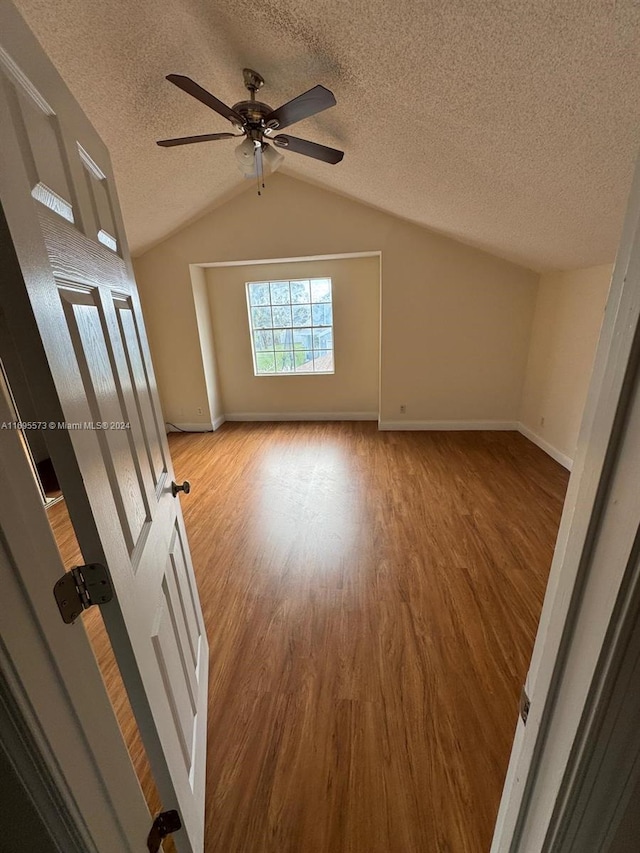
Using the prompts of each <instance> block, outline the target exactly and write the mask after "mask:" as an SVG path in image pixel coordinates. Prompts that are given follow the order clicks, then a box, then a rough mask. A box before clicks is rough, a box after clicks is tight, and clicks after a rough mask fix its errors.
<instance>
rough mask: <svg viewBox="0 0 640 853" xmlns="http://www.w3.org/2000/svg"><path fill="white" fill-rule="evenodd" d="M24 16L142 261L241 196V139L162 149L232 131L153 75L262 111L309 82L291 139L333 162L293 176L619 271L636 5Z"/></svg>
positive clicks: (551, 264) (416, 3)
mask: <svg viewBox="0 0 640 853" xmlns="http://www.w3.org/2000/svg"><path fill="white" fill-rule="evenodd" d="M16 5H17V6H18V8H19V9H20V11H21V12H22V14H23V15H24V17H25V18H26V20H27V22H28V23H29V25H30V26H31V28H32V29H33V30H34V31H35V33H36V35H37V37H38V38H39V40H40V42H41V43H42V45H43V46H44V48H45V50H46V51H47V53H48V54H49V56H50V57H51V58H52V60H53V62H54V63H55V65H56V66H57V68H58V70H59V71H60V73H61V74H62V76H63V77H64V79H65V80H66V82H67V84H68V85H69V87H70V88H71V90H72V92H73V93H74V95H75V96H76V98H77V100H78V101H79V102H80V104H81V106H82V107H83V109H84V110H85V112H86V113H87V114H88V116H89V118H90V119H91V121H92V122H93V124H94V126H95V127H96V129H97V130H98V132H99V133H100V135H101V136H102V137H103V139H104V140H105V142H106V144H107V145H108V147H109V149H110V151H111V156H112V160H113V165H114V169H115V172H116V178H117V181H118V187H119V194H120V200H121V204H122V208H123V213H124V218H125V223H126V227H127V233H128V235H129V240H130V244H131V247H132V250H133V252H134V253H140V252H142V251H144V250H145V249H146V248H148V247H150V246H151V245H153V244H154V243H155V242H157V241H158V240H160V239H162V238H163V237H165V236H166V235H167V234H169V233H171V232H172V231H175V230H176V229H178V228H180V227H181V226H182V225H184V224H185V223H187V222H188V221H190V220H193V219H194V218H196V217H198V216H199V215H200V214H201V213H203V212H205V211H206V210H209V209H211V208H212V207H214V206H216V205H217V204H220V203H221V202H223V201H224V200H226V199H227V198H229V197H230V196H231V195H233V194H235V193H236V192H238V191H240V190H242V189H245V188H247V184H246V182H245V181H244V180H243V178H242V175H241V174H240V172H239V171H238V169H237V166H236V161H235V158H234V147H235V140H225V141H218V142H211V143H203V144H199V145H192V146H184V147H180V148H170V149H160V148H158V147H157V146H156V145H155V140H157V139H162V138H166V137H172V136H183V135H191V134H198V133H213V132H217V131H227V130H230V129H231V127H230V125H229V124H228V123H227V122H226V121H225V120H224V119H223V118H221V117H220V116H218V115H217V114H215V113H213V112H211V111H210V110H208V109H207V108H206V107H204V106H203V105H202V104H200V103H198V102H197V101H195V100H193V99H192V98H190V97H188V96H187V95H186V94H184V93H183V92H181V91H179V90H178V89H177V88H175V87H174V86H172V85H171V84H170V83H168V82H167V81H166V80H165V79H164V78H165V75H166V74H168V73H171V72H175V73H180V74H185V75H187V76H190V77H192V78H193V79H195V80H197V81H198V82H199V83H200V84H201V85H202V86H204V87H205V88H206V89H208V90H209V91H211V92H213V93H214V94H215V95H216V96H217V97H218V98H220V99H221V100H223V101H224V102H226V103H227V104H233V103H235V102H236V101H239V100H243V99H244V97H245V95H246V90H245V89H244V88H243V83H242V68H243V67H245V66H248V67H251V68H255V69H256V70H257V71H259V72H260V73H261V74H262V75H263V76H264V77H265V78H266V85H265V87H264V89H262V91H261V93H260V97H261V99H262V100H263V101H266V102H267V103H268V104H271V105H272V106H273V107H276V106H278V105H279V104H281V103H283V102H285V101H288V100H290V99H291V98H292V97H294V96H295V95H297V94H299V93H301V92H303V91H305V90H306V89H309V88H310V87H311V86H313V85H315V84H316V83H322V84H323V85H325V86H327V87H328V88H329V89H331V90H332V91H333V92H334V94H335V96H336V98H337V102H338V103H337V106H336V107H333V108H332V109H330V110H327V111H326V112H323V113H321V114H320V115H318V116H316V117H315V118H312V119H306V120H305V121H303V122H301V123H300V124H297V125H295V127H292V128H289V132H291V133H293V134H295V135H297V136H301V137H304V138H308V139H312V140H315V141H317V142H321V143H324V144H326V145H330V146H333V147H336V148H342V149H344V151H345V152H346V154H345V158H344V161H343V162H342V163H340V164H339V165H337V166H330V165H326V164H324V163H320V162H316V161H314V160H311V159H309V158H306V157H302V156H300V155H297V154H294V153H291V152H290V153H288V154H286V155H285V156H286V163H285V166H284V171H286V172H288V173H289V174H290V175H293V176H295V177H299V178H301V179H303V180H307V181H311V182H314V183H317V184H320V185H322V186H324V187H326V188H328V189H331V190H335V191H337V192H340V193H343V194H345V195H348V196H350V197H352V198H355V199H358V200H360V201H362V202H364V203H366V204H369V205H373V206H375V207H378V208H381V209H383V210H386V211H388V212H390V213H393V214H396V215H398V216H401V217H403V218H405V219H409V220H411V221H413V222H415V223H418V224H420V225H424V226H426V227H428V228H432V229H435V230H437V231H439V232H442V233H444V234H447V235H450V236H453V237H456V238H458V239H460V240H462V241H464V242H467V243H469V244H471V245H475V246H478V247H481V248H484V249H487V250H488V251H490V252H493V253H494V254H497V255H500V256H503V257H506V258H509V259H511V260H515V261H517V262H520V263H522V264H524V265H526V266H530V267H533V268H535V269H551V268H573V267H579V266H589V265H592V264H597V263H605V262H608V261H611V260H612V259H613V257H614V255H615V250H616V247H617V244H618V239H619V235H620V229H621V224H622V218H623V215H624V207H625V202H626V197H627V194H628V191H629V186H630V181H631V174H632V167H633V162H634V159H635V155H636V152H637V150H638V147H639V146H640V3H639V2H637V0H499V2H498V0H253V2H249V0H233V2H231V0H175V2H167V0H135V2H130V0H100V2H98V0H89V2H87V0H16ZM266 191H267V192H268V183H267V189H266ZM255 208H256V219H255V221H254V222H251V223H247V234H248V239H250V237H249V235H250V229H251V228H252V227H259V222H260V199H259V198H257V197H256V199H255ZM300 215H301V216H304V211H303V210H301V211H300ZM372 248H375V247H372Z"/></svg>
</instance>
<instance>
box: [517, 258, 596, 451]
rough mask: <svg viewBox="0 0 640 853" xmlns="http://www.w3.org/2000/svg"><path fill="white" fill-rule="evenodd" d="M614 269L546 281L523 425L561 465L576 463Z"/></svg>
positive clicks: (532, 348)
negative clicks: (580, 433)
mask: <svg viewBox="0 0 640 853" xmlns="http://www.w3.org/2000/svg"><path fill="white" fill-rule="evenodd" d="M611 272H612V267H611V266H609V265H607V266H598V267H590V268H588V269H583V270H573V271H570V272H557V273H549V274H546V275H543V276H541V278H540V284H539V287H538V296H537V300H536V308H535V315H534V320H533V329H532V334H531V345H530V349H529V357H528V362H527V371H526V376H525V382H524V387H523V393H522V404H521V409H520V420H521V422H522V424H523V426H524V428H525V430H527V431H528V434H529V435H530V437H532V438H534V440H536V441H537V442H538V443H540V444H541V446H543V447H545V449H547V450H548V451H551V452H552V453H553V455H555V456H556V458H558V459H559V460H560V461H563V462H564V463H565V464H567V465H568V464H570V460H571V459H573V454H574V451H575V447H576V443H577V440H578V431H579V429H580V422H581V420H582V412H583V409H584V404H585V401H586V397H587V390H588V387H589V380H590V378H591V371H592V368H593V360H594V357H595V351H596V345H597V343H598V336H599V333H600V326H601V324H602V318H603V315H604V307H605V303H606V299H607V294H608V292H609V284H610V281H611Z"/></svg>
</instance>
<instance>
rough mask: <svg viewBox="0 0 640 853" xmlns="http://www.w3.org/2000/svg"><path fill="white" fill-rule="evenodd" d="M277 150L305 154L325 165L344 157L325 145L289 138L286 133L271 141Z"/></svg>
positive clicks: (295, 137) (335, 149) (341, 152)
mask: <svg viewBox="0 0 640 853" xmlns="http://www.w3.org/2000/svg"><path fill="white" fill-rule="evenodd" d="M271 141H272V142H273V143H274V145H277V146H278V148H284V149H286V150H287V151H295V152H296V154H305V155H306V156H307V157H315V159H316V160H322V161H324V162H325V163H339V162H340V161H341V160H342V158H343V157H344V151H338V149H337V148H329V147H328V146H327V145H318V143H317V142H309V141H308V140H307V139H298V137H297V136H289V135H288V134H286V133H279V134H278V136H274V137H273V138H272V140H271Z"/></svg>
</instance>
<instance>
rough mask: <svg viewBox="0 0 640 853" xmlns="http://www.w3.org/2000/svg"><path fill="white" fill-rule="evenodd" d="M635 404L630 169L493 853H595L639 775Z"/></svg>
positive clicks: (638, 199) (637, 364) (636, 238)
mask: <svg viewBox="0 0 640 853" xmlns="http://www.w3.org/2000/svg"><path fill="white" fill-rule="evenodd" d="M638 394H640V159H639V160H638V163H637V164H636V170H635V175H634V178H633V182H632V187H631V193H630V197H629V203H628V208H627V214H626V218H625V222H624V226H623V231H622V237H621V242H620V246H619V249H618V253H617V257H616V263H615V267H614V272H613V278H612V282H611V289H610V293H609V298H608V300H607V305H606V310H605V317H604V321H603V326H602V331H601V335H600V341H599V344H598V348H597V352H596V358H595V364H594V370H593V374H592V378H591V384H590V386H589V393H588V396H587V402H586V405H585V411H584V415H583V420H582V425H581V429H580V435H579V439H578V445H577V449H576V456H575V460H574V466H573V470H572V474H571V477H570V480H569V486H568V490H567V496H566V500H565V504H564V510H563V514H562V520H561V523H560V529H559V532H558V539H557V542H556V547H555V552H554V557H553V562H552V565H551V572H550V576H549V583H548V586H547V591H546V595H545V600H544V605H543V609H542V615H541V618H540V624H539V627H538V633H537V636H536V641H535V646H534V650H533V655H532V658H531V664H530V668H529V672H528V675H527V680H526V684H525V689H526V691H527V694H528V697H529V699H530V702H531V705H530V709H529V714H528V718H527V721H526V724H525V723H524V722H523V721H522V720H521V719H519V720H518V722H517V726H516V732H515V738H514V744H513V750H512V753H511V760H510V763H509V769H508V771H507V777H506V781H505V786H504V790H503V795H502V801H501V804H500V809H499V812H498V817H497V822H496V827H495V834H494V838H493V844H492V847H491V853H530V851H533V850H535V851H551V850H553V851H554V853H565V851H567V853H568V851H574V850H576V851H577V850H581V849H585V848H584V847H582V848H581V847H575V846H574V843H575V839H576V837H577V835H576V833H577V831H578V827H580V826H582V827H583V829H584V827H586V826H592V827H593V833H595V834H592V835H591V836H590V843H593V842H595V840H596V838H598V839H600V840H599V841H598V843H599V844H601V846H598V847H594V846H592V847H590V849H593V850H596V849H597V850H601V849H602V850H605V849H607V848H606V846H604V845H607V844H608V843H609V841H610V840H611V838H612V837H613V834H614V832H615V829H616V827H617V825H618V823H619V821H620V820H621V818H622V814H623V812H624V808H625V806H626V802H627V798H628V796H629V795H630V792H631V790H632V789H633V785H634V780H637V778H638V775H639V773H640V738H639V737H638V730H637V720H636V719H634V715H633V714H631V715H630V714H629V713H628V707H629V704H628V703H629V698H630V697H631V696H633V693H632V692H630V691H631V690H633V689H637V688H638V686H639V685H640V672H639V671H638V666H637V656H638V654H639V652H640V638H639V637H638V636H637V632H635V633H634V631H633V627H634V624H635V622H636V621H637V618H638V614H639V613H640V602H639V600H638V599H639V586H640V578H639V574H640V563H639V560H638V547H639V540H638V538H637V531H634V529H633V526H634V525H636V526H637V518H636V516H634V515H633V512H630V509H631V506H630V504H631V503H632V502H630V501H629V500H628V499H627V500H626V501H625V500H622V499H620V493H616V492H615V491H614V492H613V493H612V490H613V489H615V488H618V487H619V486H620V483H621V482H622V483H624V481H625V477H626V479H627V480H628V478H629V474H630V472H631V473H632V474H633V469H632V467H631V463H632V461H633V460H634V459H636V460H637V459H638V458H640V434H637V435H636V436H634V435H633V434H632V433H631V432H630V430H629V418H630V417H631V416H632V415H633V411H634V409H633V405H634V400H635V403H636V405H637V395H638ZM638 433H640V430H638ZM636 476H637V475H636ZM629 536H631V539H632V540H633V542H634V544H633V545H632V546H631V547H630V548H629V547H628V543H629ZM605 545H608V551H607V559H603V557H602V553H603V548H604V546H605ZM635 695H636V696H637V695H638V693H637V692H636V694H635ZM612 762H613V763H612ZM597 768H599V770H598V772H596V769H597ZM607 768H608V769H607ZM605 770H607V772H605ZM594 809H597V811H594ZM605 813H606V819H605ZM594 816H595V817H597V818H598V820H599V827H600V829H599V831H598V830H597V827H598V824H594Z"/></svg>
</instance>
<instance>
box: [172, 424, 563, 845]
mask: <svg viewBox="0 0 640 853" xmlns="http://www.w3.org/2000/svg"><path fill="white" fill-rule="evenodd" d="M171 451H172V455H173V458H174V465H175V468H176V478H177V479H178V480H182V479H183V478H188V479H190V480H191V484H192V492H191V495H190V496H189V497H187V498H183V499H182V506H183V511H184V514H185V519H186V524H187V529H188V533H189V537H190V542H191V548H192V552H193V557H194V563H195V565H196V569H197V576H198V583H199V588H200V594H201V597H202V601H203V608H204V614H205V622H206V624H207V626H208V632H209V638H210V644H211V671H210V677H211V693H210V700H209V747H208V768H207V770H208V789H207V791H208V792H207V829H206V839H207V846H206V850H207V851H208V853H396V851H397V853H487V851H488V849H489V846H490V839H491V835H492V830H493V825H494V822H495V816H496V812H497V807H498V802H499V797H500V792H501V789H502V784H503V779H504V775H505V772H506V766H507V762H508V757H509V752H510V747H511V741H512V737H513V731H514V727H515V722H516V716H517V703H518V695H519V690H520V686H521V684H522V681H523V679H524V677H525V674H526V670H527V666H528V662H529V657H530V653H531V649H532V645H533V639H534V636H535V631H536V626H537V622H538V618H539V613H540V609H541V605H542V599H543V595H544V589H545V586H546V580H547V574H548V569H549V565H550V562H551V557H552V552H553V546H554V541H555V536H556V533H557V526H558V522H559V518H560V513H561V507H562V502H563V499H564V493H565V489H566V484H567V479H568V475H567V473H566V472H565V471H564V470H563V469H562V468H561V467H560V466H559V465H557V464H556V463H555V462H553V461H552V460H551V459H549V458H548V457H547V456H546V455H545V454H544V453H542V452H541V451H540V450H539V449H538V448H536V447H534V446H533V445H532V444H531V443H530V442H528V441H527V440H526V439H524V438H523V437H522V436H520V435H518V434H515V433H408V432H405V433H389V432H378V431H377V426H376V425H375V424H371V423H342V424H336V423H330V424H253V425H251V424H226V425H225V426H224V427H223V428H222V429H221V430H220V431H218V432H216V433H214V434H209V435H201V436H196V435H174V436H171Z"/></svg>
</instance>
